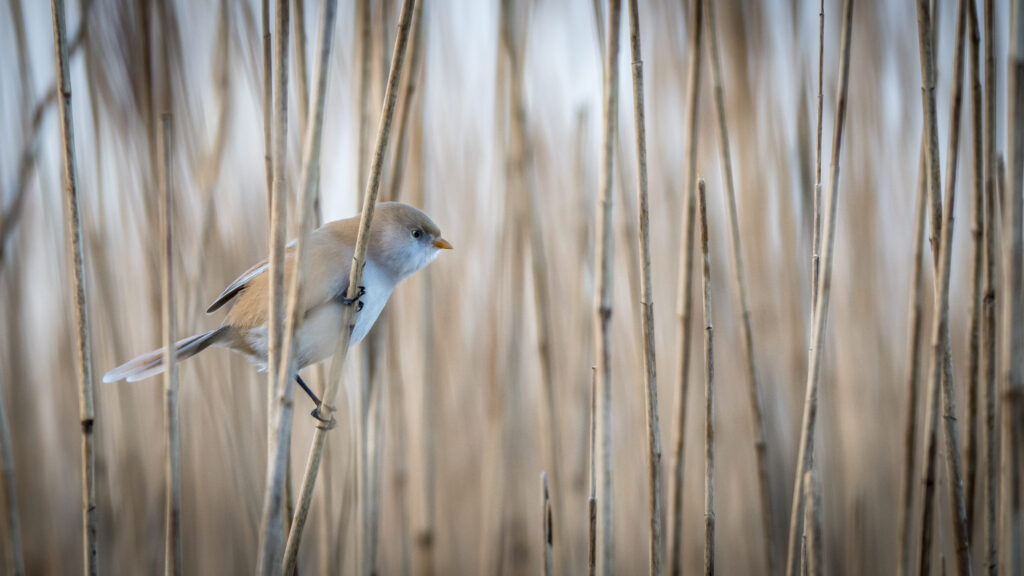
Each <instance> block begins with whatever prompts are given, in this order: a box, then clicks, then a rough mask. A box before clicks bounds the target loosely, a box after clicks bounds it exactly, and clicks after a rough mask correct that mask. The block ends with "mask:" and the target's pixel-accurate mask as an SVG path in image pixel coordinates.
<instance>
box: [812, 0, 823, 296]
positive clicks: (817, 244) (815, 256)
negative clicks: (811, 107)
mask: <svg viewBox="0 0 1024 576" xmlns="http://www.w3.org/2000/svg"><path fill="white" fill-rule="evenodd" d="M824 65H825V0H821V4H820V6H819V9H818V110H817V112H818V114H817V118H818V120H817V128H816V130H815V133H816V136H815V144H814V216H813V220H812V223H811V226H812V231H811V311H812V312H813V311H814V306H815V304H816V303H817V301H818V272H819V268H820V265H821V125H822V104H823V102H824V98H823V97H822V84H823V82H824V78H825V75H824V73H823V72H824Z"/></svg>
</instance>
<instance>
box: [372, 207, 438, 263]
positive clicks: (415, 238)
mask: <svg viewBox="0 0 1024 576" xmlns="http://www.w3.org/2000/svg"><path fill="white" fill-rule="evenodd" d="M451 248H452V245H451V244H450V243H449V242H448V241H447V240H445V239H444V238H442V237H441V229H440V228H438V227H437V224H435V223H434V221H433V220H431V219H430V217H429V216H427V215H426V214H424V213H423V212H421V211H420V210H418V209H416V208H414V207H412V206H410V205H408V204H403V203H401V202H381V203H379V204H377V208H376V210H375V213H374V217H373V226H372V228H371V233H370V245H369V246H368V249H369V250H370V251H371V256H372V257H373V259H374V261H375V262H377V264H378V265H381V266H383V267H385V268H386V269H387V270H388V271H389V272H391V273H392V274H394V275H395V276H396V277H397V279H399V280H401V279H402V278H405V277H407V276H409V275H410V274H412V273H414V272H416V271H417V270H420V269H422V268H423V267H424V266H426V265H427V264H430V262H431V261H433V260H434V258H437V255H438V253H440V251H441V250H450V249H451Z"/></svg>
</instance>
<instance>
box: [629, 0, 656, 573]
mask: <svg viewBox="0 0 1024 576" xmlns="http://www.w3.org/2000/svg"><path fill="white" fill-rule="evenodd" d="M629 46H630V51H631V53H632V56H633V122H634V124H635V126H636V129H635V131H636V197H637V206H638V207H639V216H638V219H639V228H640V234H639V235H638V238H637V242H638V244H639V253H640V268H641V281H640V305H641V316H640V325H641V330H642V331H643V378H644V392H645V394H644V405H645V408H646V409H647V490H648V515H649V523H650V542H649V550H648V556H649V572H650V574H651V575H652V576H660V575H661V573H662V555H663V554H664V544H663V543H662V529H661V516H662V513H663V512H662V503H661V499H662V494H661V424H660V419H659V417H658V373H657V369H656V368H657V363H656V362H655V358H656V355H655V347H654V287H653V282H652V280H651V218H650V208H649V205H648V197H647V196H648V195H647V120H646V115H645V112H644V60H643V54H642V52H641V45H640V10H639V8H638V7H637V0H629Z"/></svg>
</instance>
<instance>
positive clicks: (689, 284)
mask: <svg viewBox="0 0 1024 576" xmlns="http://www.w3.org/2000/svg"><path fill="white" fill-rule="evenodd" d="M691 5H692V13H691V17H690V21H689V23H690V26H691V27H692V29H691V30H690V34H689V36H690V46H689V61H688V63H687V66H688V68H687V74H686V78H687V81H686V127H685V129H686V151H685V158H684V162H685V169H684V171H683V183H684V184H683V185H684V186H685V187H686V189H685V190H684V192H683V213H682V225H683V226H682V228H683V230H682V237H681V239H680V241H679V245H680V249H681V252H680V254H679V285H678V300H677V303H676V306H677V308H676V309H677V313H678V314H679V330H678V332H679V340H678V342H679V372H678V374H679V386H678V387H677V389H676V403H675V429H676V435H675V445H674V446H673V451H672V455H673V463H672V480H671V485H670V490H669V515H670V516H669V541H668V558H669V560H668V561H669V574H670V575H671V576H679V575H680V574H681V573H682V566H683V478H684V477H685V464H686V460H685V450H686V393H687V391H688V389H689V386H688V383H689V374H690V340H691V339H692V338H693V332H692V326H691V321H690V314H691V311H692V309H693V301H692V300H693V299H692V296H691V293H692V291H693V279H692V272H693V228H694V219H695V212H696V204H697V201H696V196H697V191H696V186H697V123H698V119H699V115H698V114H697V111H698V107H699V105H700V68H701V61H702V60H703V58H702V57H701V50H702V49H703V45H704V40H703V38H704V24H703V20H704V2H703V1H702V0H693V1H692V4H691Z"/></svg>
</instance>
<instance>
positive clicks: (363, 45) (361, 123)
mask: <svg viewBox="0 0 1024 576" xmlns="http://www.w3.org/2000/svg"><path fill="white" fill-rule="evenodd" d="M355 9H356V14H355V26H356V27H357V28H356V40H357V42H358V43H359V44H358V47H357V49H356V50H355V52H354V53H353V54H354V57H355V58H356V59H357V60H356V65H355V68H356V70H357V71H358V76H357V80H356V105H355V108H356V190H363V189H365V188H366V170H367V162H366V138H367V135H368V133H369V125H370V114H369V105H370V59H371V58H372V56H373V54H372V51H371V50H370V24H371V22H370V20H371V19H370V0H356V6H355ZM361 201H362V199H361V198H359V195H358V194H357V195H356V207H357V209H359V210H362V206H361V205H360V204H359V203H360V202H361Z"/></svg>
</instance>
